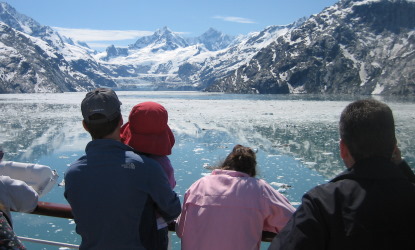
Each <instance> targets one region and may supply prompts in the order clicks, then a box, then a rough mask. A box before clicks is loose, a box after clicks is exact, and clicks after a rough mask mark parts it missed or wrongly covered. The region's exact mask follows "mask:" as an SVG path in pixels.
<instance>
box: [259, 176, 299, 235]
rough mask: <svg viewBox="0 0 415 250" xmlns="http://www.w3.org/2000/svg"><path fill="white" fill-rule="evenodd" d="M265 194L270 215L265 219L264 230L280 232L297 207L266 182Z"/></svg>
mask: <svg viewBox="0 0 415 250" xmlns="http://www.w3.org/2000/svg"><path fill="white" fill-rule="evenodd" d="M266 187H267V189H266V193H265V196H266V198H267V200H268V203H267V204H266V206H268V209H267V210H268V211H269V212H268V216H267V217H266V218H265V221H264V228H263V231H268V232H272V233H278V232H279V231H281V230H282V228H284V226H285V225H286V224H287V222H288V221H289V220H290V218H291V216H292V214H293V213H294V211H295V208H294V207H293V206H292V205H291V204H290V202H289V201H288V199H287V198H286V197H285V196H284V195H282V194H280V193H279V192H278V191H277V190H275V189H273V188H272V187H271V186H269V185H268V184H266Z"/></svg>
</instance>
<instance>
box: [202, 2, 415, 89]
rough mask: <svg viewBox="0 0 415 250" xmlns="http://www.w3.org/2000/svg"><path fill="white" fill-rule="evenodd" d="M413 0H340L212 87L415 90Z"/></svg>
mask: <svg viewBox="0 0 415 250" xmlns="http://www.w3.org/2000/svg"><path fill="white" fill-rule="evenodd" d="M414 13H415V2H414V1H409V0H407V1H405V0H399V1H396V0H342V1H340V2H338V3H337V4H335V5H333V6H332V7H329V8H326V9H325V10H324V11H322V12H321V13H320V14H318V15H313V16H312V17H311V18H309V19H308V20H307V21H306V22H305V23H304V24H303V25H301V26H300V27H298V28H296V29H293V30H291V31H290V32H287V33H286V34H285V35H284V36H281V37H279V38H278V39H277V40H276V41H275V42H273V43H271V44H270V45H269V46H267V47H266V48H264V49H262V50H261V51H260V52H259V53H257V54H256V55H255V56H254V57H253V58H252V60H250V61H249V62H248V63H246V64H245V65H243V66H241V67H239V68H238V69H237V70H235V71H233V72H231V74H229V75H228V76H227V77H224V78H222V79H219V80H216V81H215V82H214V84H213V85H211V86H210V87H208V88H207V90H208V91H223V92H236V93H341V94H344V93H347V94H383V95H388V94H393V95H414V94H415V81H414V75H415V15H414Z"/></svg>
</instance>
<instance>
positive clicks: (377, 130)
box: [269, 99, 415, 250]
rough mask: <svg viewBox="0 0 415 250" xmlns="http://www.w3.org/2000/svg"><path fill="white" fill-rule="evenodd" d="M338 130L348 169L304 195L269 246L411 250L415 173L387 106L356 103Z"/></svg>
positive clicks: (414, 225) (319, 249)
mask: <svg viewBox="0 0 415 250" xmlns="http://www.w3.org/2000/svg"><path fill="white" fill-rule="evenodd" d="M339 132H340V139H341V140H340V156H341V158H342V159H343V161H344V163H345V165H346V167H347V170H345V171H344V172H343V173H341V174H340V175H338V176H337V177H335V178H334V179H333V180H331V181H330V182H329V183H326V184H323V185H319V186H317V187H315V188H313V189H311V190H310V191H308V192H307V193H306V194H305V195H304V196H303V198H302V204H301V206H300V207H299V208H298V209H297V211H296V212H295V213H294V214H293V217H292V218H291V220H290V221H289V222H288V223H287V225H286V226H285V227H284V229H283V230H282V231H281V232H280V234H279V235H277V236H276V237H275V238H274V239H273V241H272V243H271V245H270V247H269V249H272V250H273V249H284V250H290V249H295V250H301V249H307V250H313V249H316V250H323V249H336V250H339V249H340V250H341V249H353V250H359V249H362V250H363V249H364V250H370V249H376V250H380V249H400V250H402V249H415V184H414V180H415V179H414V173H413V172H412V170H411V169H410V168H409V166H408V165H407V164H406V162H405V161H402V159H401V156H400V151H399V149H398V148H397V143H396V138H395V124H394V119H393V115H392V111H391V109H390V108H389V107H388V106H387V105H386V104H384V103H381V102H379V101H376V100H371V99H366V100H359V101H355V102H353V103H351V104H349V105H348V106H347V107H346V108H345V109H344V111H343V112H342V114H341V117H340V123H339Z"/></svg>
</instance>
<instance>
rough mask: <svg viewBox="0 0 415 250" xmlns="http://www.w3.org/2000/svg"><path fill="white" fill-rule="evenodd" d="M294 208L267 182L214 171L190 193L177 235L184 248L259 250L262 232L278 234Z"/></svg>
mask: <svg viewBox="0 0 415 250" xmlns="http://www.w3.org/2000/svg"><path fill="white" fill-rule="evenodd" d="M294 211H295V208H294V207H293V206H291V204H290V203H289V202H288V200H287V199H286V198H285V197H284V196H283V195H282V194H280V193H279V192H278V191H276V190H275V189H273V188H272V187H271V186H270V185H269V184H268V183H266V182H265V181H264V180H260V179H257V178H253V177H250V176H249V175H247V174H245V173H241V172H237V171H231V170H214V171H213V172H212V174H211V175H209V176H205V177H203V178H201V179H199V180H198V181H196V182H195V183H193V184H192V186H191V187H190V188H189V190H187V191H186V194H185V196H184V202H183V209H182V213H181V215H180V217H179V218H178V221H177V228H176V232H177V235H178V236H179V237H180V238H181V240H182V249H183V250H186V249H191V250H194V249H198V250H202V249H209V250H211V249H215V250H220V249H224V250H229V249H238V250H243V249H259V248H260V244H261V233H262V231H269V232H275V233H277V232H279V231H280V230H281V229H282V228H283V227H284V226H285V224H286V223H287V222H288V220H289V219H290V217H291V215H292V213H293V212H294Z"/></svg>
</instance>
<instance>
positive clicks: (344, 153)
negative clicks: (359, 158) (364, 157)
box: [340, 140, 355, 168]
mask: <svg viewBox="0 0 415 250" xmlns="http://www.w3.org/2000/svg"><path fill="white" fill-rule="evenodd" d="M340 157H341V158H342V159H343V162H344V164H345V165H346V167H347V168H351V167H352V166H353V165H354V163H355V161H354V158H353V156H352V155H351V154H350V150H349V148H348V147H347V145H346V143H344V141H343V140H340Z"/></svg>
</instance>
